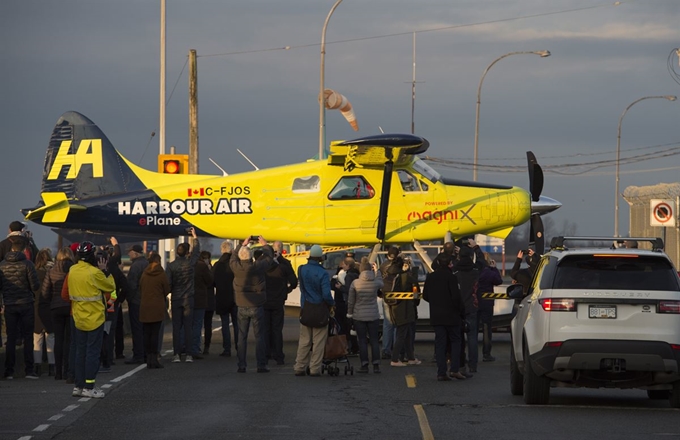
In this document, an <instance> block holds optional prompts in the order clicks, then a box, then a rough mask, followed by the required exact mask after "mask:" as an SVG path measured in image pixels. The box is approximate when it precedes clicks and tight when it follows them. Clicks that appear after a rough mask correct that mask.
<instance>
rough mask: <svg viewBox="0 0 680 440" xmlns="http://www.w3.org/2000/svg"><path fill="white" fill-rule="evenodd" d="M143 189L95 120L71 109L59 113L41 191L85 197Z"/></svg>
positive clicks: (72, 197)
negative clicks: (61, 113)
mask: <svg viewBox="0 0 680 440" xmlns="http://www.w3.org/2000/svg"><path fill="white" fill-rule="evenodd" d="M144 189H146V187H145V186H144V185H143V184H142V182H141V181H140V180H139V178H138V177H137V176H136V175H135V174H134V172H133V171H132V170H131V169H130V167H129V166H128V165H127V163H126V162H125V161H124V160H123V158H122V157H121V156H120V154H118V151H116V149H115V148H113V145H111V142H110V141H109V140H108V138H107V137H106V136H105V135H104V133H103V132H102V131H101V130H100V129H99V127H97V125H96V124H95V123H94V122H92V121H91V120H90V119H88V118H87V117H85V116H83V115H81V114H80V113H77V112H73V111H71V112H66V113H64V114H63V115H61V117H60V118H59V120H58V121H57V124H56V125H55V127H54V130H53V131H52V136H51V137H50V143H49V145H48V147H47V154H46V156H45V165H44V169H43V181H42V190H41V192H42V193H48V194H50V193H63V194H65V195H66V199H68V200H84V199H89V198H93V197H100V196H105V195H111V194H120V193H127V192H132V191H137V190H144Z"/></svg>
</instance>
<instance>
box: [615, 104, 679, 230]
mask: <svg viewBox="0 0 680 440" xmlns="http://www.w3.org/2000/svg"><path fill="white" fill-rule="evenodd" d="M657 98H661V99H667V100H668V101H675V100H676V99H677V97H675V96H673V95H662V96H645V97H643V98H640V99H637V100H635V101H633V102H631V103H630V104H629V105H628V107H626V109H625V110H624V111H623V113H621V117H620V118H619V129H618V133H617V135H616V193H615V198H614V237H619V165H620V163H619V162H620V160H621V122H622V121H623V117H624V116H626V112H627V111H628V109H630V108H631V107H632V106H634V105H635V104H637V103H638V102H640V101H644V100H645V99H657Z"/></svg>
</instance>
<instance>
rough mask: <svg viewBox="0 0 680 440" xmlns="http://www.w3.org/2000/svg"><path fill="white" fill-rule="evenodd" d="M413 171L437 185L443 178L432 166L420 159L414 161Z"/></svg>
mask: <svg viewBox="0 0 680 440" xmlns="http://www.w3.org/2000/svg"><path fill="white" fill-rule="evenodd" d="M413 169H414V170H416V171H417V172H419V173H420V174H422V175H423V176H424V177H425V178H426V179H428V180H429V181H430V182H432V183H436V182H438V181H439V180H441V178H442V176H441V174H439V173H438V172H436V171H435V170H434V169H433V168H432V167H431V166H429V165H428V164H426V163H425V162H423V161H422V160H420V158H419V157H416V160H414V161H413Z"/></svg>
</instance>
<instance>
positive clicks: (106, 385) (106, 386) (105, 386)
mask: <svg viewBox="0 0 680 440" xmlns="http://www.w3.org/2000/svg"><path fill="white" fill-rule="evenodd" d="M112 386H113V385H111V384H110V383H107V384H104V385H102V388H111V387H112Z"/></svg>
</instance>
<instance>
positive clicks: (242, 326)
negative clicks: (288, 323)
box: [229, 236, 274, 373]
mask: <svg viewBox="0 0 680 440" xmlns="http://www.w3.org/2000/svg"><path fill="white" fill-rule="evenodd" d="M258 242H259V244H260V246H261V249H262V256H261V257H260V258H258V259H257V260H254V259H253V252H252V250H251V249H250V247H248V244H249V243H250V237H247V238H246V239H245V240H243V243H241V244H240V245H238V246H237V247H236V251H235V252H233V253H232V254H231V258H230V260H229V267H230V268H231V270H232V271H233V272H234V300H235V301H236V306H237V307H238V318H237V320H238V346H237V348H236V354H237V355H238V370H236V371H238V372H239V373H245V372H246V366H247V365H246V353H247V350H248V329H249V328H250V325H251V324H252V326H253V333H254V334H255V340H256V346H255V357H256V359H257V372H258V373H268V372H269V367H268V366H267V351H266V344H265V340H264V337H265V334H264V331H263V323H264V304H265V302H266V301H267V285H266V274H267V270H269V268H270V267H271V266H272V264H274V262H273V258H274V250H273V249H272V247H271V246H269V245H268V244H267V240H265V239H264V238H263V237H262V236H259V237H258Z"/></svg>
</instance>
